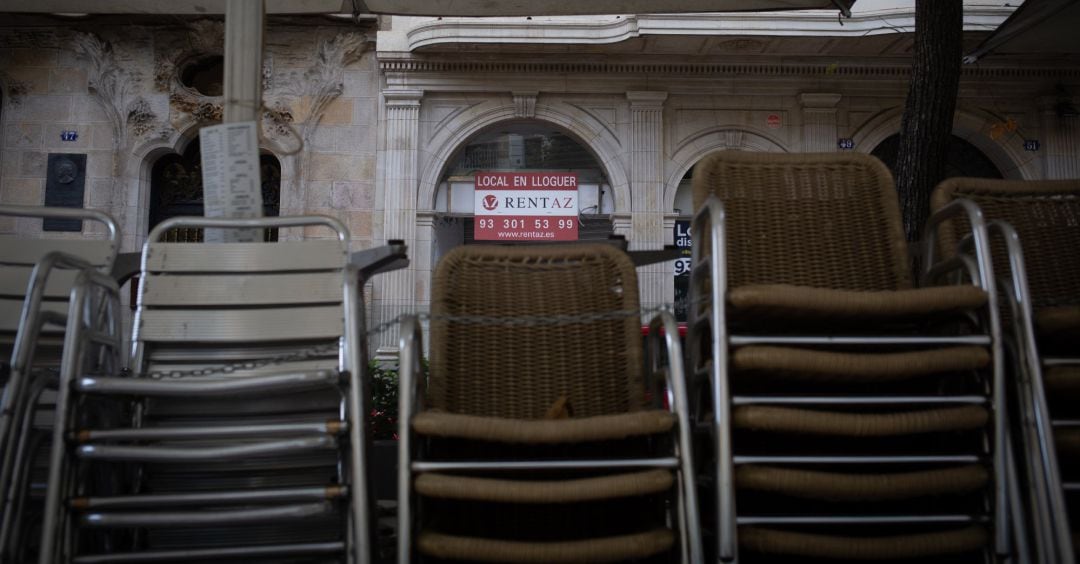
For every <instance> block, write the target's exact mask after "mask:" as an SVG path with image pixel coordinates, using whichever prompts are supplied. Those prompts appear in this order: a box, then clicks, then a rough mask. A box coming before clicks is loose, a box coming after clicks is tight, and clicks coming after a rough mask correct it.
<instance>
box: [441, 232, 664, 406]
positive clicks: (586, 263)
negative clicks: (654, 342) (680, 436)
mask: <svg viewBox="0 0 1080 564" xmlns="http://www.w3.org/2000/svg"><path fill="white" fill-rule="evenodd" d="M434 280H435V283H434V288H433V290H432V306H431V312H432V321H431V367H430V368H431V374H430V377H429V381H428V391H427V403H428V407H430V408H434V409H439V410H444V411H447V412H451V413H461V414H469V415H479V416H488V417H505V418H515V419H540V418H543V417H545V414H547V412H548V411H550V410H551V409H552V406H554V405H556V404H557V403H562V402H565V404H566V407H567V411H569V413H570V415H571V416H572V417H589V416H595V415H606V414H614V413H624V412H628V411H636V410H639V409H642V408H643V407H644V403H645V398H644V386H643V382H642V370H643V367H642V357H641V322H640V315H639V314H638V286H637V276H636V273H635V271H634V265H633V263H632V262H631V261H630V259H629V258H628V257H627V256H626V254H625V253H624V252H622V251H621V250H619V249H616V248H614V247H611V246H608V245H603V244H589V245H586V244H581V245H562V246H529V247H502V246H466V247H459V248H457V249H454V250H453V251H451V252H450V253H449V254H447V255H446V257H444V258H443V259H442V261H441V262H440V263H439V265H438V267H437V269H436V272H435V277H434ZM591 314H596V315H595V316H594V317H592V318H589V317H588V316H590V315H591ZM559 316H565V317H564V319H562V320H560V321H557V322H556V321H553V319H558V317H559ZM480 318H483V319H480Z"/></svg>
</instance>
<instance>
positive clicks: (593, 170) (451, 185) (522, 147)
mask: <svg viewBox="0 0 1080 564" xmlns="http://www.w3.org/2000/svg"><path fill="white" fill-rule="evenodd" d="M533 172H537V173H539V172H544V173H547V172H567V173H574V174H576V176H577V180H578V193H577V197H578V218H577V221H578V239H579V240H598V239H607V238H608V236H610V235H611V233H612V231H613V228H612V220H611V214H612V212H613V211H614V198H613V196H612V193H611V187H610V184H609V182H608V178H607V175H606V173H605V171H604V169H603V167H601V165H600V163H599V161H598V160H597V159H596V157H595V156H594V155H593V153H592V152H591V151H590V150H589V149H588V148H586V147H585V146H584V145H583V144H582V143H580V142H579V141H578V140H577V139H575V138H574V137H572V136H571V135H569V134H567V133H566V132H564V131H562V130H561V129H559V128H558V127H557V126H553V125H551V124H548V123H545V122H540V121H535V120H533V121H513V122H506V123H501V124H498V125H496V126H493V127H489V128H487V129H485V130H484V131H481V132H480V133H479V134H477V135H475V136H474V137H473V138H472V139H471V140H469V141H468V142H467V143H465V144H464V145H462V146H461V147H459V148H458V150H457V151H455V152H454V154H453V156H452V157H451V158H450V159H449V160H448V162H447V164H446V166H445V168H444V171H443V174H442V176H441V177H440V181H439V184H438V188H437V191H436V197H435V212H436V216H435V222H434V226H433V229H434V232H433V241H434V245H433V248H432V251H433V252H432V261H433V262H432V264H435V263H437V262H438V259H439V257H441V256H442V255H444V254H445V253H447V252H449V251H450V249H452V248H454V247H456V246H459V245H469V244H472V243H474V242H475V237H474V234H475V231H476V229H475V228H476V224H475V221H474V220H473V216H474V210H473V203H474V192H475V189H476V185H475V178H476V175H477V174H478V173H533ZM513 244H529V243H528V242H522V241H515V242H513Z"/></svg>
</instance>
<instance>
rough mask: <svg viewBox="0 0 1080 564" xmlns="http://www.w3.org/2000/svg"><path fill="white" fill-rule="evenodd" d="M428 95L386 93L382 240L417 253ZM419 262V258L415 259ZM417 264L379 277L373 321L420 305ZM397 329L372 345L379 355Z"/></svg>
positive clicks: (389, 350)
mask: <svg viewBox="0 0 1080 564" xmlns="http://www.w3.org/2000/svg"><path fill="white" fill-rule="evenodd" d="M423 95H424V93H423V92H420V91H415V90H388V91H384V92H383V103H384V104H385V109H386V112H385V120H386V121H385V123H384V127H383V131H384V132H385V139H384V149H383V154H382V165H383V198H384V200H383V239H384V240H390V239H402V240H404V241H405V244H406V245H408V246H409V255H410V257H415V252H416V249H415V246H416V190H417V183H418V182H419V179H418V177H417V144H418V139H419V136H420V99H421V98H422V97H423ZM413 260H414V261H415V258H413ZM414 265H415V262H414V263H413V264H410V265H409V266H408V267H407V268H403V269H401V270H394V271H391V272H388V273H386V274H382V275H380V276H378V277H377V278H376V279H375V280H376V287H377V288H378V292H376V294H375V296H376V298H375V300H373V304H372V306H373V307H372V321H373V323H375V324H378V323H383V322H386V321H389V320H392V319H394V318H396V317H397V316H399V315H401V314H403V313H411V312H413V311H414V309H415V305H416V294H417V289H416V270H415V266H414ZM397 338H398V331H397V329H396V328H393V329H391V330H389V331H386V332H383V333H381V334H379V335H378V336H376V337H375V339H374V342H373V343H371V345H372V346H373V347H375V349H376V351H377V352H376V354H380V355H386V354H393V353H395V352H396V350H397Z"/></svg>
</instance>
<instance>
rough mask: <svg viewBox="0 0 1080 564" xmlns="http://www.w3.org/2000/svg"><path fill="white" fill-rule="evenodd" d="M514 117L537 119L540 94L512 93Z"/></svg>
mask: <svg viewBox="0 0 1080 564" xmlns="http://www.w3.org/2000/svg"><path fill="white" fill-rule="evenodd" d="M511 94H512V95H513V96H514V116H515V117H519V118H525V119H532V118H534V117H536V96H537V95H538V94H539V92H512V93H511Z"/></svg>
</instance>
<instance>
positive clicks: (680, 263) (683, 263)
mask: <svg viewBox="0 0 1080 564" xmlns="http://www.w3.org/2000/svg"><path fill="white" fill-rule="evenodd" d="M675 246H676V247H677V248H678V249H679V258H677V259H675V276H689V275H690V255H691V249H693V247H694V241H693V239H691V238H690V222H689V221H686V220H676V221H675Z"/></svg>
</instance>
